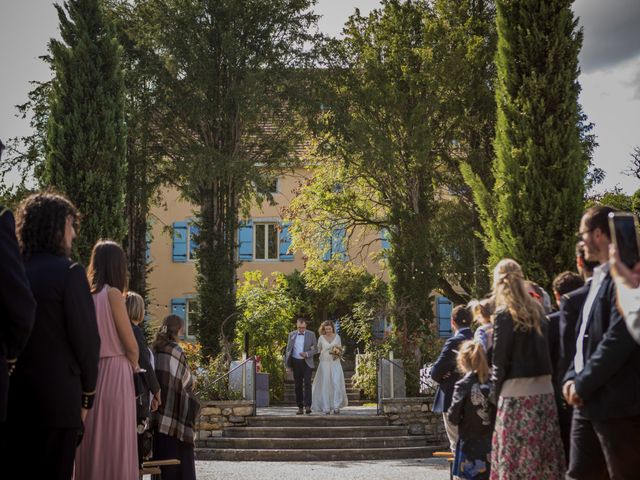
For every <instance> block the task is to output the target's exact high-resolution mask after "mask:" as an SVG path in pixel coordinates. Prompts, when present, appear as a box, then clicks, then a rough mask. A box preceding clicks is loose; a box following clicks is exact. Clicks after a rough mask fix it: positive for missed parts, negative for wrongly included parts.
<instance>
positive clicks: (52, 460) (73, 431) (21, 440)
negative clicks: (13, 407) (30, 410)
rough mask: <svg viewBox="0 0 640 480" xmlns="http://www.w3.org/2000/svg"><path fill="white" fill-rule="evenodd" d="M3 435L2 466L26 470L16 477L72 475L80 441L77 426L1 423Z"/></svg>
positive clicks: (56, 479)
mask: <svg viewBox="0 0 640 480" xmlns="http://www.w3.org/2000/svg"><path fill="white" fill-rule="evenodd" d="M0 437H2V440H0V447H1V450H0V462H1V463H2V465H3V466H4V467H3V468H4V469H5V470H13V471H14V472H15V471H16V470H15V469H17V471H23V472H24V477H15V478H46V479H52V480H70V479H71V477H72V475H73V461H74V458H75V455H76V445H77V443H78V429H77V428H42V427H41V426H39V425H29V424H15V423H12V424H6V423H4V424H3V423H0ZM9 466H11V467H9ZM3 478H4V477H3Z"/></svg>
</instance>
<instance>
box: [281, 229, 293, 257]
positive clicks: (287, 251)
mask: <svg viewBox="0 0 640 480" xmlns="http://www.w3.org/2000/svg"><path fill="white" fill-rule="evenodd" d="M290 225H291V224H290V223H283V224H281V225H280V260H281V261H282V262H291V261H293V252H291V234H290V233H289V226H290Z"/></svg>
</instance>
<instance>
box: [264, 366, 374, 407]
mask: <svg viewBox="0 0 640 480" xmlns="http://www.w3.org/2000/svg"><path fill="white" fill-rule="evenodd" d="M353 375H354V372H353V371H352V370H350V371H345V372H344V382H345V386H346V387H347V397H349V405H350V406H353V407H356V406H360V405H362V404H363V403H364V401H363V400H362V399H361V397H360V389H358V388H355V387H354V386H353V383H352V381H351V377H353ZM314 377H315V370H314V371H313V376H312V377H311V378H312V381H313V378H314ZM273 403H274V405H280V406H295V404H296V394H295V385H294V382H293V377H291V376H286V378H285V381H284V396H283V399H282V400H281V401H278V402H273Z"/></svg>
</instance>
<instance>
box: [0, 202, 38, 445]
mask: <svg viewBox="0 0 640 480" xmlns="http://www.w3.org/2000/svg"><path fill="white" fill-rule="evenodd" d="M0 258H2V262H0V312H2V317H0V339H2V340H1V343H2V344H3V346H4V348H2V349H0V449H1V448H3V446H2V445H3V441H2V438H3V433H2V430H3V426H2V423H3V422H4V421H5V418H6V414H7V395H8V394H9V372H10V370H12V369H13V368H14V367H15V364H16V360H17V359H18V355H19V354H20V352H21V351H22V349H23V348H24V346H25V345H26V343H27V340H28V338H29V335H30V334H31V329H32V328H33V324H34V322H35V320H36V301H35V300H34V299H33V294H32V293H31V288H30V286H29V280H28V279H27V274H26V273H25V270H24V264H23V263H22V257H21V256H20V248H19V247H18V240H17V239H16V227H15V222H14V220H13V215H12V214H11V211H10V210H9V209H8V208H5V207H3V206H2V205H0Z"/></svg>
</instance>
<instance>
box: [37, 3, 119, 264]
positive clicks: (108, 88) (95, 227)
mask: <svg viewBox="0 0 640 480" xmlns="http://www.w3.org/2000/svg"><path fill="white" fill-rule="evenodd" d="M56 9H57V11H58V19H59V22H60V34H61V37H62V41H58V40H51V43H50V50H51V65H52V68H53V71H54V74H55V78H54V80H53V84H52V87H51V96H50V99H49V102H50V114H49V117H48V135H47V158H46V164H45V174H44V176H45V183H46V184H49V185H52V186H53V187H55V188H56V189H58V190H59V191H61V192H63V193H65V194H66V195H67V196H68V197H69V198H70V199H71V200H72V201H73V202H74V203H75V204H76V206H77V207H78V208H79V210H80V212H81V213H82V215H83V220H82V231H81V233H80V235H79V236H78V240H77V241H76V243H75V245H76V250H77V254H78V257H79V259H80V260H81V261H83V262H85V263H86V262H87V261H88V259H89V257H90V254H91V249H92V247H93V244H94V243H95V242H96V240H98V239H100V238H111V239H113V240H116V241H118V242H122V239H123V237H124V233H125V222H124V177H125V172H126V158H125V153H126V129H125V123H124V79H123V75H122V69H121V56H122V53H121V47H120V45H119V44H118V41H117V39H116V37H115V33H114V29H113V27H112V25H111V23H110V22H109V20H108V19H107V18H106V16H105V13H104V11H103V7H102V2H100V1H99V0H69V1H67V2H65V3H64V6H60V5H56Z"/></svg>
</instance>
